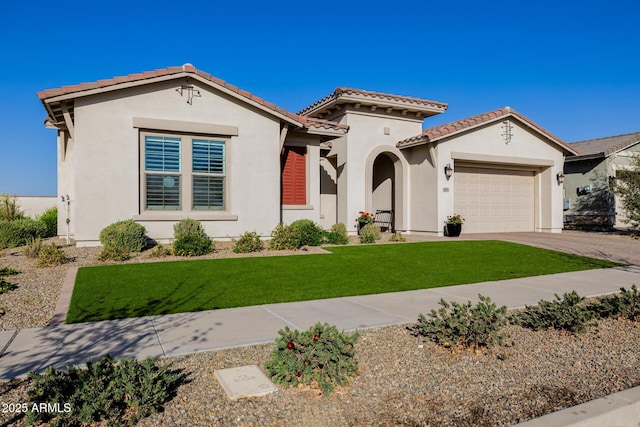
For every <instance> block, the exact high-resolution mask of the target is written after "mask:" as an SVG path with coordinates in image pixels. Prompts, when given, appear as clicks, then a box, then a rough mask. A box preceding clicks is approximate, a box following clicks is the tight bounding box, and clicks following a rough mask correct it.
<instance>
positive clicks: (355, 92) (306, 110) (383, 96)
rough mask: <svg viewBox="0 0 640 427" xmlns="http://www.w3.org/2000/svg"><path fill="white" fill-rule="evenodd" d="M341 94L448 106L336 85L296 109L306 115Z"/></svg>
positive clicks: (415, 103) (441, 105)
mask: <svg viewBox="0 0 640 427" xmlns="http://www.w3.org/2000/svg"><path fill="white" fill-rule="evenodd" d="M343 94H344V95H360V96H363V97H366V98H372V99H380V100H392V101H400V102H407V103H409V104H414V105H416V106H425V107H437V108H442V109H446V108H447V106H448V105H447V104H446V103H444V102H438V101H430V100H427V99H421V98H414V97H411V96H402V95H393V94H389V93H382V92H372V91H367V90H362V89H354V88H348V87H338V88H336V89H335V90H334V91H333V93H331V94H329V95H327V96H325V97H324V98H322V99H320V100H318V101H316V102H314V103H313V104H311V105H309V106H308V107H305V108H303V109H302V110H300V111H298V114H300V115H306V114H308V113H310V112H311V111H313V110H314V109H316V108H317V107H319V106H321V105H323V104H326V103H329V102H331V101H333V100H336V99H338V98H340V96H342V95H343Z"/></svg>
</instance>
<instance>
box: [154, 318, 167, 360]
mask: <svg viewBox="0 0 640 427" xmlns="http://www.w3.org/2000/svg"><path fill="white" fill-rule="evenodd" d="M151 327H152V328H153V332H155V334H156V338H157V339H158V343H159V344H160V349H161V350H162V354H163V355H164V357H167V352H166V350H165V349H164V344H163V343H162V339H161V338H160V334H159V333H158V329H157V328H156V322H154V321H153V318H151Z"/></svg>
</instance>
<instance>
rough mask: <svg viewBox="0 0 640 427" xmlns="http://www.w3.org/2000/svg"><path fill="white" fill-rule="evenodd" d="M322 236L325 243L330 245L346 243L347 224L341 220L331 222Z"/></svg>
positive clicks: (347, 239) (347, 240)
mask: <svg viewBox="0 0 640 427" xmlns="http://www.w3.org/2000/svg"><path fill="white" fill-rule="evenodd" d="M324 238H325V241H326V242H327V243H330V244H332V245H346V244H347V243H349V235H348V234H347V226H346V225H344V224H343V223H341V222H338V223H337V224H333V225H332V226H331V230H330V231H326V232H325V233H324Z"/></svg>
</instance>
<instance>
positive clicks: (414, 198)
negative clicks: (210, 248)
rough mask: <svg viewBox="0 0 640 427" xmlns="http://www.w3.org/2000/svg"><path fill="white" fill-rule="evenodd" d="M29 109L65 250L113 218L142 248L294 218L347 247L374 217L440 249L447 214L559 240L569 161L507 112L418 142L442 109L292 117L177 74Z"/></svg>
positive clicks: (202, 78)
mask: <svg viewBox="0 0 640 427" xmlns="http://www.w3.org/2000/svg"><path fill="white" fill-rule="evenodd" d="M38 96H39V98H40V100H41V101H42V104H43V105H44V108H45V109H46V111H47V114H48V117H47V120H46V122H45V123H46V125H47V126H48V127H51V128H54V129H56V130H57V133H58V191H59V195H61V196H64V197H65V200H67V201H70V203H69V219H70V222H69V227H70V231H71V234H72V235H73V237H74V238H75V240H76V242H77V244H78V245H96V244H99V241H98V235H99V233H100V230H101V229H102V228H103V227H105V226H107V225H109V224H111V223H113V222H115V221H117V220H122V219H133V220H134V221H136V222H138V223H140V224H142V225H144V226H145V227H146V228H147V230H148V235H149V237H151V238H153V239H156V240H158V241H164V240H168V239H170V238H171V237H172V235H173V225H174V224H175V223H176V222H177V221H179V220H180V219H182V218H187V217H188V218H195V219H198V220H200V221H201V222H202V223H203V225H204V227H205V229H206V231H207V233H208V234H209V236H211V237H212V238H215V239H228V238H231V237H236V236H239V235H241V234H243V233H244V232H246V231H253V230H255V231H257V232H258V233H259V234H261V235H263V236H269V235H270V233H271V231H272V230H273V229H274V228H275V227H276V225H277V224H278V223H280V222H285V223H290V222H292V221H294V220H296V219H299V218H309V219H312V220H313V221H315V222H317V223H319V224H320V225H322V226H323V227H326V228H328V227H330V226H331V225H332V224H334V223H336V222H342V223H344V224H346V225H347V227H348V229H349V231H350V232H352V233H355V231H356V224H355V218H356V217H357V216H358V212H359V211H368V212H375V211H376V210H378V209H385V210H392V211H393V213H394V215H393V224H392V229H394V230H399V231H402V232H405V233H408V234H431V235H442V234H443V224H444V221H445V219H446V217H447V216H448V215H452V214H454V213H459V214H461V215H462V216H463V217H465V218H466V223H465V225H464V228H463V232H464V233H474V232H508V231H546V232H561V230H562V227H563V215H562V213H563V192H562V185H561V184H560V183H559V182H558V179H557V177H558V175H559V174H561V172H562V171H563V164H564V157H565V155H573V154H577V153H576V151H575V150H574V149H573V148H572V147H571V146H569V145H567V144H566V143H564V142H563V141H562V140H561V139H560V138H558V137H556V136H554V135H553V134H551V133H550V132H548V131H546V130H545V129H543V128H542V127H540V126H538V125H537V124H535V123H534V122H532V121H531V120H529V119H528V118H527V117H525V116H523V115H522V114H520V113H518V112H516V111H514V110H512V109H510V108H508V107H506V108H501V109H497V110H495V111H491V112H488V113H485V114H480V115H478V116H475V117H470V118H467V119H464V120H459V121H456V122H453V123H449V124H446V125H441V126H435V127H431V128H429V129H426V130H423V122H424V120H425V119H427V120H428V118H429V117H431V116H434V115H436V114H440V113H443V112H444V111H445V110H446V109H447V104H446V103H443V102H437V101H430V100H425V99H418V98H412V97H407V96H397V95H390V94H383V93H378V92H370V91H364V90H358V89H347V88H338V89H336V90H335V91H334V92H333V93H331V94H330V95H328V96H326V97H325V98H323V99H321V100H319V101H317V102H315V103H313V104H311V105H310V106H308V107H306V108H303V109H302V110H301V111H299V112H298V113H297V114H294V113H291V112H288V111H286V110H284V109H282V108H279V107H277V106H275V105H273V104H271V103H269V102H267V101H265V100H264V99H261V98H259V97H257V96H255V95H253V94H251V93H249V92H246V91H244V90H242V89H239V88H237V87H235V86H233V85H231V84H229V83H227V82H225V81H223V80H220V79H217V78H215V77H213V76H211V75H210V74H208V73H206V72H204V71H201V70H198V69H196V68H195V67H194V66H192V65H191V64H185V65H183V66H181V67H170V68H165V69H160V70H155V71H152V72H144V73H140V74H133V75H129V76H125V77H114V78H111V79H107V80H100V81H97V82H93V83H83V84H79V85H76V86H64V87H61V88H58V89H49V90H45V91H42V92H39V93H38ZM67 196H68V197H67ZM61 212H64V211H61ZM65 220H66V218H65V215H60V226H59V230H61V234H63V230H66V223H65Z"/></svg>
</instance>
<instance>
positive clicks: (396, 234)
mask: <svg viewBox="0 0 640 427" xmlns="http://www.w3.org/2000/svg"><path fill="white" fill-rule="evenodd" d="M389 241H390V242H406V241H407V239H406V237H404V236H403V235H402V233H401V232H399V231H396V232H394V233H393V234H392V235H391V237H390V238H389Z"/></svg>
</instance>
